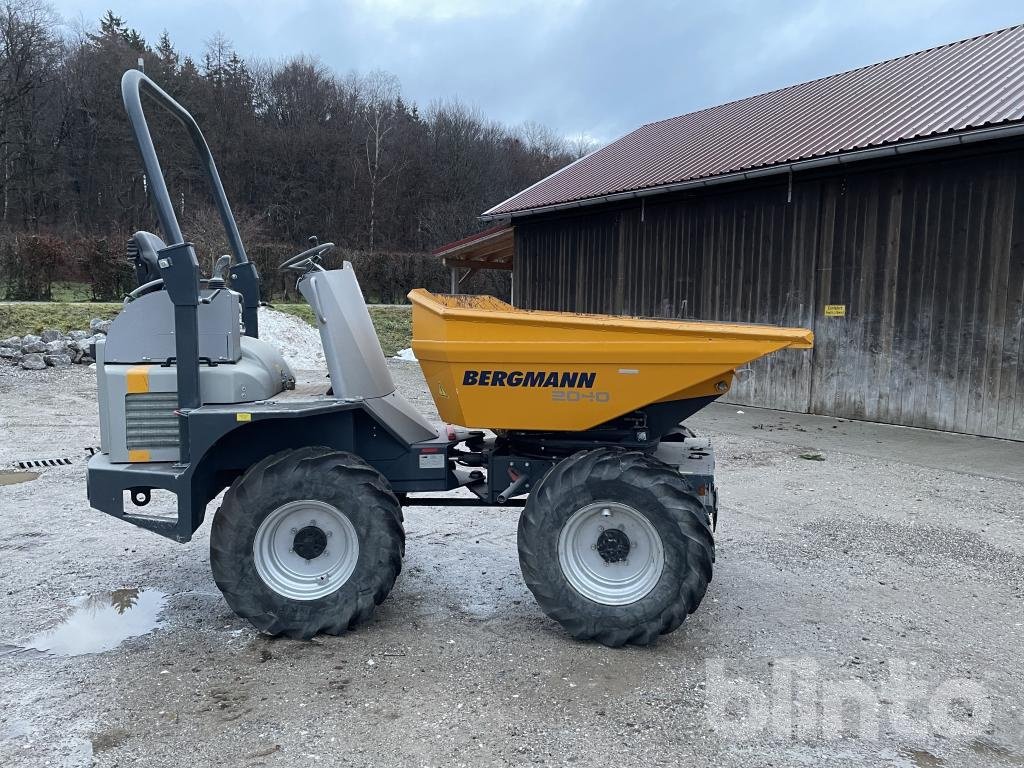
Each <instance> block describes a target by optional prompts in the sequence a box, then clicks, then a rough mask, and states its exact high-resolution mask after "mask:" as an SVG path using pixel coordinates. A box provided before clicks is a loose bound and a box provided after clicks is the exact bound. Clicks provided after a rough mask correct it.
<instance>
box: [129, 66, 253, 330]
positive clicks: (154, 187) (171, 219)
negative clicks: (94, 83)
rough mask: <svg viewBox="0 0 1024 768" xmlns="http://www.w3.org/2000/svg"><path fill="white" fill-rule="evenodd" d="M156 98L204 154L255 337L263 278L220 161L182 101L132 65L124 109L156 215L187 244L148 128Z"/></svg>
mask: <svg viewBox="0 0 1024 768" xmlns="http://www.w3.org/2000/svg"><path fill="white" fill-rule="evenodd" d="M143 91H145V93H146V96H148V97H149V98H150V99H152V100H153V101H154V102H156V104H157V105H158V106H160V107H162V108H163V109H165V110H167V111H168V112H169V113H170V114H171V115H172V116H173V117H174V118H175V119H176V120H177V121H178V122H179V123H181V125H182V126H184V128H185V130H186V131H187V132H188V134H189V137H190V138H191V139H192V143H193V145H194V146H195V149H196V153H197V154H198V156H199V161H200V164H201V165H202V167H203V170H204V171H205V172H206V179H207V181H208V182H209V184H210V192H211V194H212V196H213V202H214V204H215V205H216V206H217V213H218V214H220V220H221V223H222V224H223V225H224V232H225V234H226V235H227V238H228V245H229V247H230V248H231V252H232V255H233V256H234V259H235V263H234V264H233V265H232V267H231V278H232V287H234V288H235V289H236V290H238V291H239V293H241V294H242V299H243V304H242V307H243V312H242V314H243V320H244V322H245V332H246V335H248V336H253V337H256V336H258V335H259V333H258V318H257V313H256V309H257V307H258V306H259V277H258V275H257V274H256V269H255V267H253V266H252V264H251V263H250V262H249V257H248V255H247V254H246V252H245V245H243V243H242V238H241V235H239V234H238V225H237V224H236V223H235V217H234V215H233V214H232V213H231V205H230V203H228V197H227V194H225V192H224V185H223V184H222V183H221V180H220V174H219V173H218V172H217V164H216V163H215V162H214V160H213V155H212V154H211V152H210V147H209V145H208V144H207V143H206V139H205V137H204V136H203V132H202V131H201V130H199V125H198V124H197V123H196V121H195V119H194V118H193V117H192V115H191V114H189V112H188V110H187V109H185V108H184V107H183V106H181V104H179V103H178V102H177V101H175V100H174V98H173V97H172V96H171V95H170V94H168V93H167V92H166V91H165V90H164V89H163V88H161V87H160V86H159V85H157V84H156V83H154V82H153V81H152V80H150V79H149V78H148V77H147V76H146V75H145V74H144V73H142V72H140V71H139V70H137V69H129V70H128V71H127V72H125V73H124V76H123V77H122V78H121V97H122V98H123V99H124V108H125V111H126V112H127V113H128V122H129V123H131V126H132V132H133V134H134V135H135V144H136V145H137V146H138V148H139V154H140V155H141V156H142V165H143V167H144V168H145V170H146V177H147V180H148V185H149V191H150V196H151V198H152V200H153V205H154V206H155V207H156V214H157V218H158V219H159V221H160V229H161V230H162V231H163V234H164V237H166V238H167V239H168V241H169V242H168V245H180V244H183V243H185V238H184V236H183V235H182V233H181V226H180V225H179V224H178V218H177V216H175V214H174V204H173V203H172V202H171V195H170V193H169V192H168V191H167V182H166V181H165V179H164V174H163V170H162V169H161V168H160V159H159V158H158V157H157V154H156V148H155V147H154V146H153V136H152V134H151V133H150V132H149V125H148V124H147V122H146V114H145V112H144V111H143V109H142V93H143Z"/></svg>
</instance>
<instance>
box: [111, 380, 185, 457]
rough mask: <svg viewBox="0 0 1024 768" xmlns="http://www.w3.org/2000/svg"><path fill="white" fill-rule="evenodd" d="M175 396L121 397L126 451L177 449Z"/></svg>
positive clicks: (176, 396)
mask: <svg viewBox="0 0 1024 768" xmlns="http://www.w3.org/2000/svg"><path fill="white" fill-rule="evenodd" d="M177 407H178V395H177V394H176V393H174V392H145V393H140V394H134V395H125V398H124V416H125V426H126V428H127V429H126V438H127V440H126V441H127V447H128V450H130V451H134V450H146V449H154V448H177V447H178V417H177V416H175V415H174V409H175V408H177Z"/></svg>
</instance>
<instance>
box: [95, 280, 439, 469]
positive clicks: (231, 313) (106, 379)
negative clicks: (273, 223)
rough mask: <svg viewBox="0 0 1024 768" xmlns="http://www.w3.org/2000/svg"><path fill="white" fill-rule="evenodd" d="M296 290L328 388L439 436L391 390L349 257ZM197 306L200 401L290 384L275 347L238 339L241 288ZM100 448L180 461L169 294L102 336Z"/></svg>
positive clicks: (396, 423) (405, 427) (272, 392)
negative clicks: (313, 325) (312, 320)
mask: <svg viewBox="0 0 1024 768" xmlns="http://www.w3.org/2000/svg"><path fill="white" fill-rule="evenodd" d="M299 290H300V291H301V292H302V294H303V295H304V296H305V297H306V299H307V300H308V301H309V304H310V306H311V307H312V308H313V313H314V314H315V315H316V318H317V327H318V329H319V332H320V339H321V342H322V343H323V347H324V357H325V358H326V360H327V368H328V372H329V375H330V380H331V387H332V390H333V392H332V395H333V397H335V398H337V399H339V400H347V401H361V402H362V403H363V407H365V408H366V409H367V410H369V411H370V412H371V413H373V415H374V416H375V417H376V418H377V419H378V420H379V421H380V422H381V423H383V424H387V425H388V427H389V428H390V429H392V430H393V431H394V432H395V434H397V435H399V436H400V437H401V438H402V440H404V441H405V442H407V443H409V444H413V443H418V442H422V441H424V440H433V439H435V438H436V437H437V429H436V428H435V427H434V426H432V425H431V424H430V422H428V421H427V420H426V419H424V418H423V416H422V415H421V414H420V413H419V411H417V410H416V409H415V408H414V407H413V406H412V405H411V404H410V403H409V402H408V401H407V400H406V399H405V398H404V397H402V396H401V395H400V394H399V393H397V392H396V391H395V384H394V382H393V381H392V379H391V372H390V371H389V370H388V366H387V361H386V360H385V358H384V353H383V351H382V350H381V347H380V341H379V340H378V339H377V334H376V331H375V330H374V328H373V322H372V321H371V319H370V313H369V310H368V309H367V308H366V302H365V301H364V300H363V295H362V292H361V291H360V289H359V283H358V281H357V280H356V277H355V272H354V271H353V270H352V266H351V264H348V263H347V262H346V263H345V265H344V266H343V267H342V268H341V269H337V270H331V271H327V270H323V269H319V268H318V269H315V270H313V271H311V272H309V273H307V274H306V275H304V276H303V277H302V278H301V279H300V281H299ZM204 294H205V295H204V296H202V300H201V302H200V304H199V312H198V315H199V351H200V356H201V357H204V358H207V359H208V361H207V362H205V363H204V364H203V365H201V366H200V368H199V392H200V399H201V402H202V405H217V404H232V403H251V402H257V401H265V400H270V399H272V398H274V397H275V396H276V395H278V394H279V393H280V392H281V391H282V390H284V389H290V388H293V387H294V385H295V376H294V374H293V373H292V371H291V369H290V368H289V367H288V364H287V363H286V362H285V360H284V358H283V357H282V356H281V353H280V352H279V351H278V350H277V349H276V348H274V347H273V346H272V345H270V344H268V343H266V342H264V341H261V340H259V339H253V338H250V337H248V336H242V335H241V333H240V309H239V301H238V295H237V294H235V293H232V292H231V291H227V290H224V289H220V290H216V291H204ZM96 347H97V349H96V366H97V377H98V383H99V395H100V448H101V450H102V451H103V453H105V454H108V455H109V457H110V461H111V462H112V463H133V462H161V461H178V460H179V458H180V451H179V429H178V419H177V415H176V413H175V411H176V408H177V371H176V367H175V365H174V364H173V363H169V362H168V360H169V358H173V356H174V312H173V305H172V303H171V301H170V299H169V297H168V295H167V293H166V292H165V291H156V292H154V293H149V294H146V295H144V296H141V297H140V298H138V299H135V300H134V301H131V302H128V303H126V305H125V309H124V310H123V311H122V312H121V314H120V315H118V317H117V318H116V319H115V320H114V322H113V324H112V325H111V327H110V331H109V333H108V335H107V338H106V340H105V341H100V342H98V343H97V345H96Z"/></svg>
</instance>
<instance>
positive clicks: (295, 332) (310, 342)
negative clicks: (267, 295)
mask: <svg viewBox="0 0 1024 768" xmlns="http://www.w3.org/2000/svg"><path fill="white" fill-rule="evenodd" d="M260 339H262V340H263V341H265V342H267V343H268V344H272V345H273V346H275V347H277V349H279V350H280V352H281V354H282V355H283V356H284V359H285V361H286V362H287V363H288V365H290V366H291V368H292V370H293V371H320V370H325V369H326V368H327V363H326V361H325V359H324V350H323V345H322V344H321V343H320V331H318V330H317V329H316V328H314V327H313V326H311V325H310V324H309V323H307V322H306V321H305V320H302V319H300V318H298V317H295V315H289V314H288V313H287V312H279V311H278V310H276V309H271V308H270V307H260Z"/></svg>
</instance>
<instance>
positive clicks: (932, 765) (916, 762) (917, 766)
mask: <svg viewBox="0 0 1024 768" xmlns="http://www.w3.org/2000/svg"><path fill="white" fill-rule="evenodd" d="M905 754H906V755H907V757H909V758H910V762H911V764H912V765H913V766H914V768H939V766H943V765H945V764H946V761H945V760H943V759H942V758H941V757H939V756H938V755H933V754H932V753H931V752H929V751H928V750H927V749H908V750H905Z"/></svg>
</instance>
